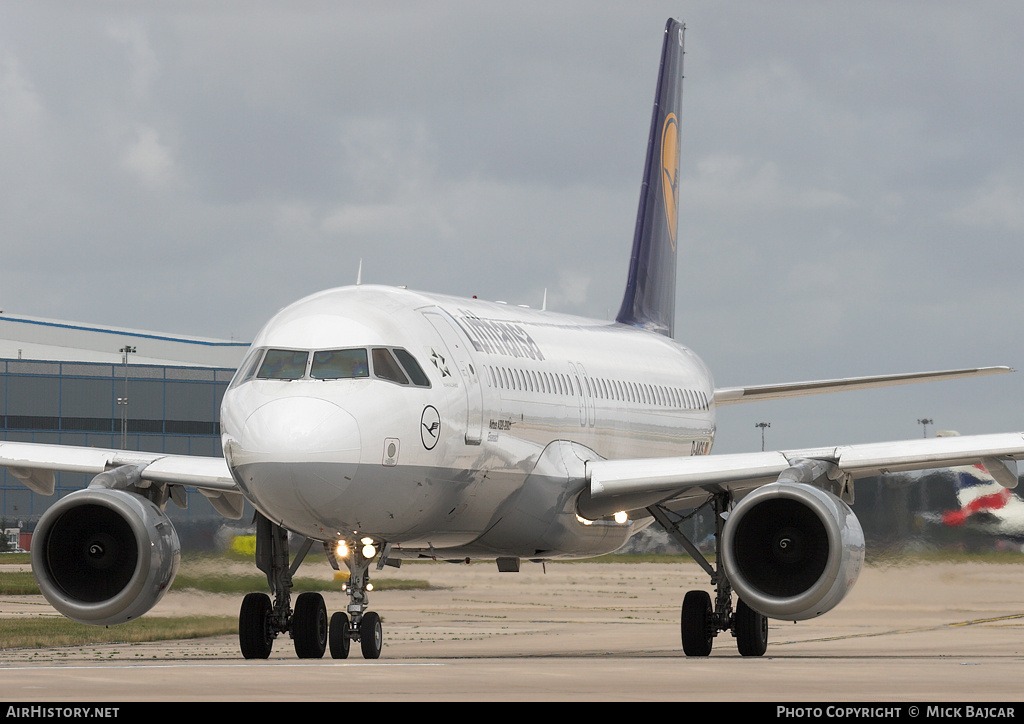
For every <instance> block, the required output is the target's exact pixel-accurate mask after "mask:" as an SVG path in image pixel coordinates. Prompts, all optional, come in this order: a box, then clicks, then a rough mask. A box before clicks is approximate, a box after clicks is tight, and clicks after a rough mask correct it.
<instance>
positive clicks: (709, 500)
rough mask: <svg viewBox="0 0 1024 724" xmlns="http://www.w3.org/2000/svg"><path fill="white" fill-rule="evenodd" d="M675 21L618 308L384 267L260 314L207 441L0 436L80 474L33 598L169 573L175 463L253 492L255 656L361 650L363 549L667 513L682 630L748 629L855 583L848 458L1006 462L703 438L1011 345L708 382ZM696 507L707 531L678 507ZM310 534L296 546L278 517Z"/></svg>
mask: <svg viewBox="0 0 1024 724" xmlns="http://www.w3.org/2000/svg"><path fill="white" fill-rule="evenodd" d="M683 34H684V28H683V26H682V24H680V23H678V22H677V21H674V20H670V21H669V22H668V24H667V25H666V27H665V31H664V41H663V50H662V58H661V66H660V73H659V77H658V84H657V90H656V97H655V105H654V113H653V117H652V120H651V131H650V137H649V142H648V150H647V160H646V166H645V171H644V177H643V180H642V185H641V193H640V204H639V211H638V218H637V223H636V232H635V237H634V240H633V252H632V256H631V260H630V266H629V270H628V274H627V276H626V288H625V294H624V297H623V300H622V305H621V308H620V310H619V312H618V315H617V317H616V319H615V321H613V322H609V321H603V320H593V319H583V318H579V317H574V316H566V315H561V314H556V313H552V312H549V311H546V310H543V309H541V310H533V309H526V308H523V307H518V306H512V305H506V304H498V303H489V302H484V301H480V300H477V299H461V298H454V297H449V296H442V295H437V294H427V293H423V292H416V291H409V290H406V289H401V288H393V287H384V286H373V285H363V284H357V285H355V286H349V287H341V288H337V289H330V290H327V291H323V292H320V293H318V294H313V295H312V296H309V297H306V298H305V299H301V300H299V301H297V302H295V303H294V304H291V305H290V306H288V307H286V308H284V309H283V310H281V311H280V312H279V313H277V314H276V315H275V316H274V317H273V318H272V319H270V321H269V322H267V324H266V326H264V327H263V329H262V330H261V331H260V332H259V334H258V335H257V336H256V338H255V340H254V341H253V343H252V347H251V349H250V351H249V353H248V356H247V357H246V359H245V360H244V362H243V363H242V365H241V366H240V367H239V369H238V371H237V373H236V375H235V377H234V379H233V381H232V382H231V384H230V386H229V388H228V390H227V392H226V393H225V395H224V399H223V404H222V407H221V430H222V436H223V440H222V441H223V451H224V456H223V458H219V457H218V458H203V457H190V456H177V455H162V454H157V453H143V452H129V451H124V450H96V449H92V448H78V447H70V446H59V445H33V444H27V443H15V442H0V465H2V466H5V467H6V468H8V470H9V471H10V472H12V473H13V474H14V475H15V476H16V477H17V478H18V479H19V480H21V481H23V482H24V483H25V484H26V485H28V486H29V487H30V488H31V489H32V490H34V491H38V492H41V493H47V494H52V493H53V491H54V481H55V477H54V475H55V473H56V472H60V471H76V472H87V473H90V474H95V477H94V478H93V479H92V482H91V483H90V484H89V486H88V487H87V488H85V489H83V490H79V491H75V492H73V493H71V494H69V495H66V496H65V497H63V498H62V499H60V500H59V501H57V502H56V503H54V504H53V505H52V506H51V507H50V508H49V509H48V510H47V511H46V513H45V514H44V515H43V516H42V518H41V519H40V521H39V523H38V525H37V527H36V530H35V533H34V537H33V542H32V567H33V571H34V573H35V575H36V577H37V579H38V582H39V586H40V588H41V590H42V591H43V594H44V595H45V597H46V599H47V600H48V601H49V602H50V603H51V604H52V605H53V607H54V608H56V609H57V610H58V611H60V612H61V613H62V614H64V615H65V616H68V617H70V618H72V619H74V620H76V621H80V622H84V623H88V624H95V625H102V626H106V625H112V624H118V623H123V622H125V621H128V620H130V619H133V618H136V617H138V616H140V615H142V614H144V613H145V612H146V611H148V610H149V609H150V608H151V607H152V606H153V605H154V604H155V603H156V602H157V601H158V600H159V599H160V598H161V597H162V596H163V594H164V593H165V592H166V591H167V590H168V588H169V587H170V586H171V584H172V581H173V578H174V575H175V572H176V570H177V567H178V560H179V555H180V545H179V542H178V538H177V534H176V533H175V531H174V527H173V526H172V525H171V522H170V519H169V518H168V517H167V515H166V513H165V507H166V505H167V503H168V502H169V501H176V502H179V503H180V502H182V501H183V499H184V491H185V489H186V488H194V489H197V490H199V491H201V492H202V493H203V494H204V495H206V496H207V497H208V498H209V499H210V500H211V502H212V503H213V505H214V507H215V508H216V509H217V510H218V511H219V512H221V513H222V514H224V515H225V516H228V517H233V518H238V517H240V516H241V514H242V510H243V503H244V501H248V502H249V503H251V504H252V506H253V507H254V508H255V510H256V521H257V524H256V530H257V536H256V540H257V545H256V565H257V567H258V568H259V569H260V570H261V571H263V572H265V573H266V575H267V580H268V588H269V591H268V592H254V593H251V594H249V595H248V596H246V597H245V598H244V600H243V602H242V604H241V611H240V614H239V642H240V647H241V653H242V655H243V656H244V657H246V658H266V657H267V656H269V655H270V653H271V649H272V646H273V644H274V641H275V639H276V638H277V636H279V635H281V634H285V633H287V634H289V635H290V636H291V638H292V639H293V641H294V646H295V651H296V653H297V654H298V656H300V657H314V658H315V657H322V656H323V655H324V654H325V652H326V651H327V650H328V649H329V651H330V654H331V655H332V656H333V657H336V658H344V657H347V656H348V655H349V651H350V645H351V644H352V643H353V642H357V643H358V646H359V649H360V650H361V653H362V656H363V657H366V658H370V659H373V658H377V657H379V656H380V654H381V650H382V646H383V642H384V636H383V631H382V628H381V619H380V616H379V615H378V614H377V613H375V612H374V611H372V610H370V608H369V592H370V590H371V586H370V584H369V581H370V571H371V568H372V567H374V566H376V567H378V568H379V567H380V566H383V565H399V564H400V563H401V561H402V560H403V559H410V558H432V559H442V560H465V559H473V560H476V559H487V560H494V561H496V562H497V565H498V567H499V568H500V569H501V570H505V571H516V570H518V568H519V565H520V561H522V560H524V559H525V560H531V561H545V560H556V559H572V558H585V557H590V556H597V555H601V554H605V553H609V552H611V551H614V550H616V549H618V548H619V547H621V546H622V545H623V544H624V543H625V542H626V541H627V540H628V539H629V538H630V536H632V535H633V534H635V533H636V532H638V531H639V530H641V529H643V528H644V527H646V526H648V525H651V524H658V525H661V526H664V527H665V529H666V530H668V531H669V532H670V533H671V534H672V535H673V536H675V537H676V538H677V539H678V540H679V541H680V542H681V543H682V544H683V545H684V546H685V547H686V548H687V550H689V551H690V552H691V553H692V554H693V555H694V557H695V558H696V559H697V560H698V562H699V563H700V564H701V565H702V566H703V567H704V569H705V570H706V571H707V573H708V574H709V576H710V578H711V581H712V583H713V586H714V588H715V591H716V594H715V596H714V597H713V598H712V596H711V595H710V594H709V593H707V592H705V591H703V590H696V591H691V592H689V593H687V594H686V595H685V598H684V600H683V603H682V613H681V632H682V648H683V651H684V652H685V653H686V654H687V655H690V656H706V655H708V654H709V653H710V652H711V647H712V642H713V639H714V638H715V637H716V636H717V635H718V634H719V633H721V632H725V631H728V632H730V633H731V634H732V635H734V636H735V638H736V642H737V645H738V647H739V651H740V653H742V654H743V655H747V656H759V655H762V654H763V653H764V652H765V650H766V647H767V643H768V628H767V618H769V617H770V618H779V619H785V620H790V621H793V620H800V619H806V618H810V617H814V616H818V615H820V614H823V613H825V612H827V611H828V610H830V609H831V608H833V607H834V606H835V605H836V604H838V603H839V602H840V600H841V599H842V598H843V596H844V595H845V594H846V593H847V592H848V591H849V590H850V588H851V587H852V586H853V585H854V583H855V581H856V579H857V576H858V573H859V571H860V569H861V565H862V562H863V559H864V536H863V533H862V531H861V527H860V524H859V523H858V521H857V517H856V516H855V515H854V513H853V510H852V508H851V507H850V505H849V503H850V502H851V501H852V495H853V483H854V480H855V479H856V478H858V477H862V476H869V475H877V474H879V473H881V472H884V471H898V470H912V469H925V468H935V467H942V466H951V465H971V464H976V463H983V464H984V465H985V467H986V469H987V470H988V471H989V472H990V473H991V474H992V476H993V478H994V479H995V480H996V481H997V482H998V483H1000V484H1001V485H1003V486H1004V487H1007V488H1009V487H1013V486H1014V485H1016V482H1017V475H1016V468H1015V462H1014V461H1015V460H1016V459H1018V458H1020V457H1021V456H1022V455H1024V437H1022V435H1021V434H1020V433H1017V432H1012V433H1004V434H996V435H983V436H963V437H955V438H952V437H951V438H936V439H927V440H913V441H904V442H889V443H878V444H862V445H851V446H834V447H827V448H816V449H806V450H793V451H772V452H754V453H745V454H730V455H711V454H710V453H711V449H712V444H713V442H714V437H715V413H716V409H717V408H718V407H719V406H721V405H728V404H736V403H743V402H748V401H753V400H762V399H771V398H780V397H789V396H795V395H804V394H815V393H820V392H831V391H836V390H849V389H857V388H867V387H879V386H884V385H892V384H903V383H909V382H918V381H924V380H942V379H951V378H957V377H968V376H972V375H979V374H991V373H999V372H1006V371H1008V369H1007V368H1005V367H988V368H978V369H968V370H964V369H960V370H949V371H944V372H925V373H909V374H897V375H883V376H872V377H859V378H852V379H836V380H822V381H812V382H798V383H791V384H778V385H760V386H754V387H734V388H716V387H715V385H714V381H713V378H712V375H711V373H710V371H709V370H708V368H707V367H706V366H705V365H704V363H703V362H702V361H701V360H700V358H699V357H698V356H697V355H696V354H694V353H693V352H692V351H691V350H689V349H688V348H686V347H685V346H683V345H682V344H680V343H679V342H677V341H675V339H674V338H673V333H674V329H673V321H674V310H675V280H676V264H677V262H676V246H677V243H676V242H677V239H676V234H677V212H678V185H677V180H678V176H679V147H680V136H679V127H680V126H679V119H680V114H681V100H682V64H683V55H684V52H683ZM703 506H709V508H710V509H712V510H713V511H714V513H715V520H716V521H717V526H716V530H715V540H716V556H715V558H714V563H713V564H712V563H711V562H709V561H708V560H706V559H705V558H704V557H703V556H702V555H701V553H700V552H699V551H698V550H697V548H696V547H695V546H694V545H693V544H692V542H691V541H689V540H688V539H687V537H686V536H685V535H684V534H683V533H682V531H681V529H680V526H679V522H680V521H681V520H682V519H683V518H684V516H685V515H686V514H688V513H689V512H690V511H692V510H694V509H697V508H700V507H703ZM290 536H297V537H298V539H300V540H302V541H303V543H301V545H299V547H298V550H295V551H290V550H289V537H290ZM313 546H317V547H322V548H323V549H324V550H325V551H326V552H327V556H328V559H329V560H330V561H331V563H332V564H333V565H334V566H335V567H337V568H339V569H340V568H341V567H342V566H345V567H347V568H348V570H349V573H350V580H349V584H348V588H347V591H348V597H349V602H348V605H347V608H346V610H344V611H338V612H335V613H334V614H333V615H332V616H329V614H328V611H327V609H326V606H325V603H324V599H323V597H322V596H321V595H320V594H319V593H303V594H301V595H299V596H296V597H295V598H294V600H293V597H292V595H291V590H292V575H293V574H294V572H295V570H296V569H297V567H298V566H299V564H300V563H301V562H302V560H303V558H304V556H305V555H306V553H307V552H308V551H309V550H310V549H311V548H312V547H313Z"/></svg>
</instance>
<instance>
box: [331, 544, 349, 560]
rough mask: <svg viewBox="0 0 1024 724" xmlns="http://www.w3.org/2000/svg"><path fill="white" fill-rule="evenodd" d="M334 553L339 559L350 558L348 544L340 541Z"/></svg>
mask: <svg viewBox="0 0 1024 724" xmlns="http://www.w3.org/2000/svg"><path fill="white" fill-rule="evenodd" d="M334 552H335V553H336V554H337V556H338V557H339V558H348V543H346V542H345V541H343V540H340V541H338V546H337V547H336V548H335V549H334Z"/></svg>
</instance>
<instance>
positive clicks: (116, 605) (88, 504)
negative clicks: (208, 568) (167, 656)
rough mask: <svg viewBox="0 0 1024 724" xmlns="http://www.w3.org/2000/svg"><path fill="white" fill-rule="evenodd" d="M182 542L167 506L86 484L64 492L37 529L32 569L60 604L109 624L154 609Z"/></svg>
mask: <svg viewBox="0 0 1024 724" xmlns="http://www.w3.org/2000/svg"><path fill="white" fill-rule="evenodd" d="M180 558H181V545H180V543H179V542H178V534H177V532H176V531H175V530H174V526H173V525H172V524H171V520H170V518H168V517H167V516H166V515H165V514H164V512H163V511H162V510H161V509H160V508H159V507H158V506H157V505H155V504H154V503H152V502H151V501H149V500H147V499H146V498H144V497H143V496H141V495H137V494H135V493H130V492H127V491H124V490H109V489H105V488H87V489H85V490H79V491H76V492H74V493H71V494H70V495H68V496H66V497H64V498H61V499H60V500H59V501H57V502H56V503H54V504H53V505H52V506H51V507H50V508H49V509H48V510H47V511H46V512H45V513H44V514H43V516H42V518H40V520H39V524H38V525H37V526H36V529H35V533H34V534H33V536H32V570H33V573H34V574H35V576H36V580H37V581H38V583H39V588H40V590H41V591H42V593H43V596H45V597H46V600H47V601H49V602H50V605H52V606H53V607H54V608H55V609H57V610H58V611H60V612H61V613H62V614H64V615H65V616H67V617H68V618H70V619H72V620H74V621H78V622H79V623H85V624H92V625H95V626H110V625H115V624H120V623H125V622H126V621H129V620H131V619H134V618H138V617H139V616H141V615H142V614H144V613H146V612H147V611H149V610H150V609H151V608H153V606H154V605H156V603H157V601H159V600H160V599H161V598H162V597H163V595H164V594H165V593H166V592H167V589H168V588H170V586H171V582H172V581H173V580H174V575H175V574H176V573H177V571H178V563H179V561H180Z"/></svg>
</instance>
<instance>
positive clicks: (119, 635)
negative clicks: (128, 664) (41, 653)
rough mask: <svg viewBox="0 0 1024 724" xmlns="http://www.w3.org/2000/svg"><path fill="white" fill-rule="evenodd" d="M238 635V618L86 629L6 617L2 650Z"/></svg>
mask: <svg viewBox="0 0 1024 724" xmlns="http://www.w3.org/2000/svg"><path fill="white" fill-rule="evenodd" d="M237 633H238V619H237V618H236V617H234V616H175V617H165V616H150V617H146V618H139V619H136V620H134V621H129V622H128V623H125V624H121V625H120V626H110V627H105V626H86V625H85V624H81V623H76V622H75V621H72V620H70V619H67V618H64V617H63V616H42V617H38V616H37V617H32V618H5V619H3V625H2V627H0V649H31V648H52V647H57V646H84V645H87V644H103V643H141V642H144V641H171V640H181V639H195V638H205V637H207V636H226V635H229V634H237Z"/></svg>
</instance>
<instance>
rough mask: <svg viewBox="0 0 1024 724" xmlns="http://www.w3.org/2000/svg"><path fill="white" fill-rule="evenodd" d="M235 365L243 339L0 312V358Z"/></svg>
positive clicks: (241, 354)
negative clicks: (126, 353) (127, 355)
mask: <svg viewBox="0 0 1024 724" xmlns="http://www.w3.org/2000/svg"><path fill="white" fill-rule="evenodd" d="M125 347H130V348H134V352H133V353H132V354H131V356H130V358H129V360H128V361H129V364H152V365H169V366H188V367H193V366H199V367H220V368H229V369H235V368H236V367H238V365H239V364H241V362H242V358H243V357H244V356H245V353H246V350H247V349H248V348H249V343H248V342H236V341H229V340H223V339H209V338H205V337H189V336H186V335H181V334H165V333H162V332H149V331H142V330H136V329H124V328H120V327H108V326H103V325H98V324H83V323H79V322H66V321H61V320H55V319H42V318H38V317H26V316H24V315H20V314H18V315H16V314H6V313H0V358H6V359H25V360H46V361H54V362H108V363H122V362H124V352H123V351H122V350H123V349H124V348H125Z"/></svg>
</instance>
